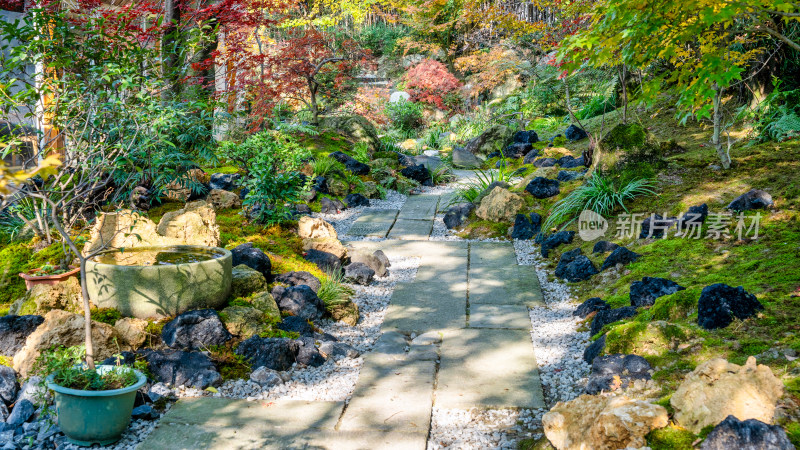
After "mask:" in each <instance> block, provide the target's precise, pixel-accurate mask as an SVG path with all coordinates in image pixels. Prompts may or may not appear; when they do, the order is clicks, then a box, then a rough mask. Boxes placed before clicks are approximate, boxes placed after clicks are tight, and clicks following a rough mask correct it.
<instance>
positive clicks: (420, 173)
mask: <svg viewBox="0 0 800 450" xmlns="http://www.w3.org/2000/svg"><path fill="white" fill-rule="evenodd" d="M400 174H401V175H403V176H404V177H406V178H410V179H412V180H414V181H416V182H417V183H419V184H422V185H430V184H431V171H430V170H428V169H427V168H426V167H425V166H423V165H422V164H417V165H415V166H409V167H406V168H405V169H403V170H401V171H400Z"/></svg>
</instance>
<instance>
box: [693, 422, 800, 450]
mask: <svg viewBox="0 0 800 450" xmlns="http://www.w3.org/2000/svg"><path fill="white" fill-rule="evenodd" d="M794 448H795V447H794V445H793V444H792V443H791V441H789V438H788V437H786V432H785V431H783V428H781V427H780V426H779V425H768V424H766V423H764V422H761V421H760V420H756V419H747V420H739V419H737V418H736V417H734V416H728V417H726V418H725V420H723V421H722V422H720V423H719V424H717V426H715V427H714V429H713V430H711V433H709V434H708V436H706V439H705V440H704V441H703V443H702V444H700V449H701V450H731V449H738V450H791V449H794Z"/></svg>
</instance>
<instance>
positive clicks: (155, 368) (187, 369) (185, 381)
mask: <svg viewBox="0 0 800 450" xmlns="http://www.w3.org/2000/svg"><path fill="white" fill-rule="evenodd" d="M140 353H141V354H142V356H144V359H145V361H147V366H148V368H149V369H150V373H151V374H153V377H154V378H155V379H156V380H158V381H159V382H161V383H166V384H171V385H173V386H187V387H194V388H196V389H205V388H207V387H209V386H219V385H220V384H221V383H222V376H221V375H220V374H219V372H217V368H216V367H214V363H213V362H211V359H210V358H209V357H208V356H207V355H206V354H204V353H200V352H185V351H182V350H171V349H167V350H152V349H145V350H142V351H141V352H140Z"/></svg>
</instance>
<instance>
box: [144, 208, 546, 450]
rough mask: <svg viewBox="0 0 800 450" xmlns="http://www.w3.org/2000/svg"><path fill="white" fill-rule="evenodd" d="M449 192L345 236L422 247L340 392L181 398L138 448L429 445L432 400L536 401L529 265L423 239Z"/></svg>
mask: <svg viewBox="0 0 800 450" xmlns="http://www.w3.org/2000/svg"><path fill="white" fill-rule="evenodd" d="M446 202H449V199H444V198H440V197H439V196H435V195H420V196H413V197H410V198H409V199H408V201H407V202H406V204H405V205H404V206H403V208H402V209H401V210H400V212H399V214H398V213H397V212H396V211H367V212H365V213H364V214H362V216H361V217H359V218H358V219H357V220H356V221H355V222H354V224H353V226H352V228H351V229H350V231H349V232H348V234H349V235H351V236H369V237H379V238H385V237H388V239H384V240H381V241H353V242H349V243H346V244H347V245H350V246H352V247H355V248H358V249H363V250H368V251H374V250H378V249H381V250H383V251H384V252H385V253H386V254H387V255H389V257H395V256H398V257H408V256H414V257H419V258H420V266H419V269H418V271H417V276H416V278H415V280H414V281H413V282H411V283H401V284H398V285H397V286H396V287H395V290H394V292H393V294H392V298H391V302H390V305H389V308H388V310H387V313H386V317H385V320H384V323H383V326H382V328H381V330H382V333H383V334H382V335H381V337H380V339H379V340H378V342H377V343H376V345H375V348H374V349H373V351H371V352H369V353H367V354H366V355H364V364H363V366H362V367H361V370H360V374H359V380H358V383H357V385H356V389H355V392H353V395H352V397H351V398H350V399H349V401H348V402H347V404H346V405H345V404H344V403H343V402H292V401H276V402H247V401H244V400H222V399H213V398H198V399H183V400H180V401H178V402H177V403H176V404H175V405H174V406H173V408H172V409H171V410H170V411H169V412H168V413H167V414H166V415H165V416H164V417H163V419H162V420H161V422H160V423H159V425H158V426H157V428H156V429H155V431H154V432H153V433H152V434H151V435H150V437H149V438H148V439H147V440H146V441H145V442H144V443H143V444H142V446H141V447H140V448H143V449H178V448H181V449H183V448H220V449H222V448H225V449H245V448H275V449H278V448H280V449H286V448H314V449H332V450H336V449H383V448H387V449H389V448H391V449H406V448H407V449H419V450H422V449H425V448H426V445H427V438H428V433H429V428H430V422H431V412H432V408H433V407H437V408H472V407H477V408H543V407H544V406H545V403H544V398H543V394H542V387H541V383H540V380H539V374H538V370H537V365H536V358H535V356H534V352H533V345H532V343H531V338H530V327H531V321H530V317H529V315H528V309H527V307H530V306H536V305H542V304H543V299H542V292H541V288H540V286H539V282H538V279H537V277H536V274H535V271H534V269H533V267H532V266H520V265H517V260H516V254H515V252H514V247H513V245H511V244H510V243H498V242H489V243H474V242H473V243H467V242H463V241H462V242H459V241H453V242H437V241H428V237H429V236H430V233H431V230H432V228H433V220H434V217H435V215H436V211H437V209H439V210H441V209H444V208H445V207H446V205H447V203H446Z"/></svg>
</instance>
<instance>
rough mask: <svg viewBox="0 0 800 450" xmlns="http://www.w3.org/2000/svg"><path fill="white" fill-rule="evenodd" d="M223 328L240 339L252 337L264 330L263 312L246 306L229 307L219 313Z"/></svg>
mask: <svg viewBox="0 0 800 450" xmlns="http://www.w3.org/2000/svg"><path fill="white" fill-rule="evenodd" d="M219 317H220V319H222V322H224V323H225V328H227V329H228V331H230V332H231V333H233V334H235V335H237V336H239V337H240V338H242V339H247V338H250V337H253V336H255V335H257V334H259V333H261V332H262V331H264V330H265V329H266V322H265V320H264V312H263V311H261V310H258V309H256V308H251V307H247V306H229V307H227V308H225V309H223V310H222V311H221V312H220V313H219Z"/></svg>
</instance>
